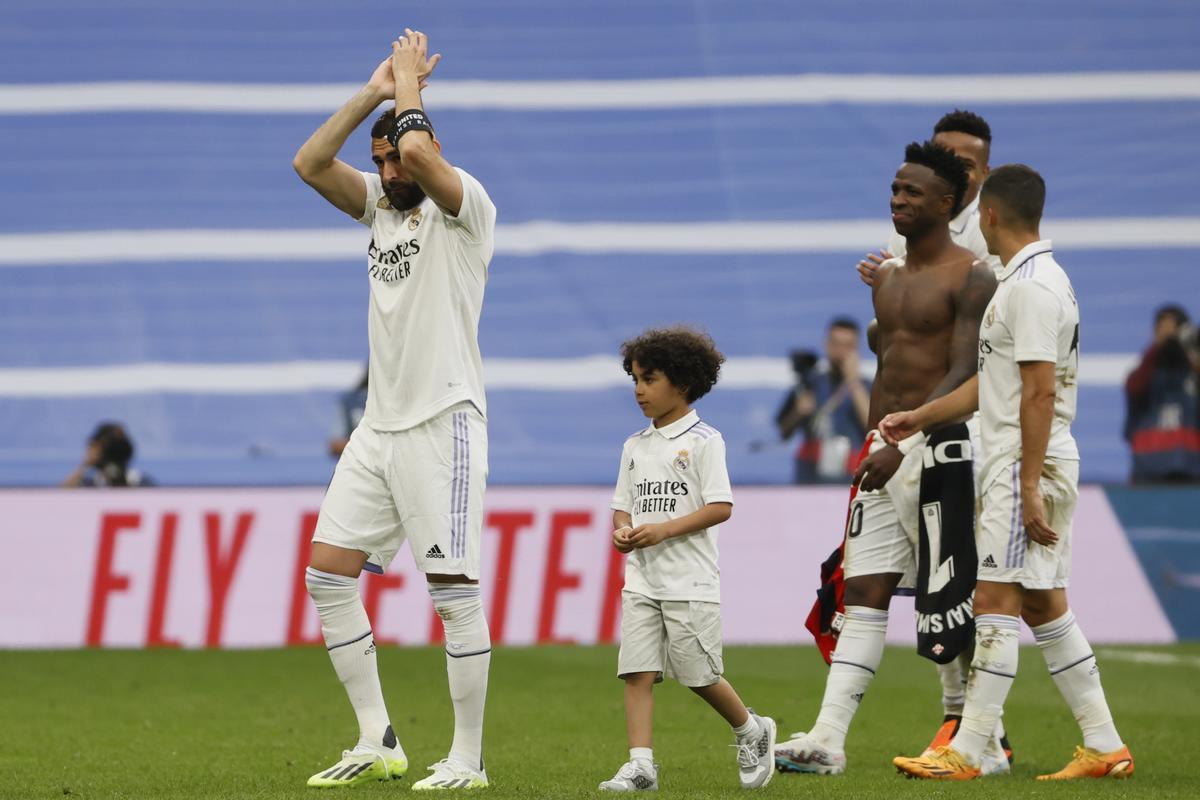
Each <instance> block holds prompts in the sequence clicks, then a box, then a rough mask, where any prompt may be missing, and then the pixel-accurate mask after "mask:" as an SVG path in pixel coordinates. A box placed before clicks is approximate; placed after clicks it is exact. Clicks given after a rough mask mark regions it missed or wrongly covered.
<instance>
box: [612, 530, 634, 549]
mask: <svg viewBox="0 0 1200 800" xmlns="http://www.w3.org/2000/svg"><path fill="white" fill-rule="evenodd" d="M631 533H633V528H631V527H629V526H628V525H626V526H625V527H623V528H617V529H616V530H615V531H613V547H615V548H617V552H618V553H632V552H633V545H631V544H630V543H629V534H631Z"/></svg>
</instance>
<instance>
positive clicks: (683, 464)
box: [675, 450, 688, 471]
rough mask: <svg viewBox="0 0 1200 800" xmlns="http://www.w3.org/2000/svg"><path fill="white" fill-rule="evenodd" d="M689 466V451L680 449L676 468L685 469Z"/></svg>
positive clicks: (676, 455) (676, 457)
mask: <svg viewBox="0 0 1200 800" xmlns="http://www.w3.org/2000/svg"><path fill="white" fill-rule="evenodd" d="M687 468H688V451H687V450H680V451H679V452H678V453H676V454H675V469H677V470H680V471H682V470H685V469H687Z"/></svg>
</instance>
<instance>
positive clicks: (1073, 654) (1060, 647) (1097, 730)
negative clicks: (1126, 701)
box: [1033, 611, 1123, 753]
mask: <svg viewBox="0 0 1200 800" xmlns="http://www.w3.org/2000/svg"><path fill="white" fill-rule="evenodd" d="M1033 635H1034V637H1035V638H1036V639H1037V644H1038V647H1040V648H1041V650H1042V656H1043V657H1045V659H1046V666H1047V667H1048V668H1049V669H1050V675H1051V677H1053V678H1054V683H1055V685H1056V686H1058V691H1059V692H1061V693H1062V696H1063V699H1064V700H1066V701H1067V705H1069V706H1070V707H1071V713H1072V714H1074V715H1075V721H1076V722H1078V723H1079V727H1080V729H1081V730H1082V731H1083V746H1084V747H1091V748H1093V749H1095V750H1099V751H1100V752H1101V753H1111V752H1112V751H1114V750H1120V749H1121V747H1122V746H1123V745H1122V743H1121V737H1120V736H1119V735H1118V734H1117V726H1116V725H1114V724H1113V718H1112V713H1111V712H1110V711H1109V710H1108V701H1107V700H1106V699H1105V697H1104V687H1103V686H1101V685H1100V668H1099V667H1098V666H1097V665H1096V657H1095V656H1094V655H1093V654H1092V647H1091V645H1090V644H1088V640H1087V638H1086V637H1085V636H1084V635H1083V631H1081V630H1080V629H1079V625H1078V624H1077V623H1076V622H1075V615H1074V614H1072V613H1071V612H1070V611H1068V612H1067V613H1066V614H1064V615H1062V616H1061V617H1059V618H1058V619H1056V620H1054V621H1053V622H1047V623H1046V624H1045V625H1039V626H1037V627H1036V628H1034V629H1033Z"/></svg>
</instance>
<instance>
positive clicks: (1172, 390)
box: [1125, 304, 1200, 483]
mask: <svg viewBox="0 0 1200 800" xmlns="http://www.w3.org/2000/svg"><path fill="white" fill-rule="evenodd" d="M1198 387H1200V341H1198V339H1197V331H1196V330H1195V328H1193V327H1192V325H1191V324H1190V321H1189V319H1188V315H1187V312H1186V311H1184V310H1183V308H1182V307H1180V306H1177V305H1174V304H1170V305H1165V306H1162V307H1161V308H1159V309H1158V311H1156V312H1155V313H1154V341H1153V342H1151V344H1150V347H1149V348H1147V349H1146V352H1145V353H1144V354H1143V355H1142V361H1141V363H1140V364H1138V366H1137V368H1136V369H1134V370H1133V372H1131V373H1129V377H1128V378H1126V379H1125V400H1126V416H1125V438H1126V439H1127V440H1128V441H1129V446H1130V449H1131V450H1132V453H1133V481H1134V482H1135V483H1152V482H1178V481H1200V399H1198V392H1197V389H1198Z"/></svg>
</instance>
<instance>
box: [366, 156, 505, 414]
mask: <svg viewBox="0 0 1200 800" xmlns="http://www.w3.org/2000/svg"><path fill="white" fill-rule="evenodd" d="M455 169H456V171H457V172H458V174H459V177H460V178H461V179H462V190H463V199H462V207H461V208H460V209H459V212H458V216H457V217H455V216H451V215H450V214H448V213H446V212H445V211H443V210H442V209H440V208H439V207H438V205H437V204H436V203H435V202H433V200H431V199H430V198H428V197H426V198H425V200H424V201H423V202H422V203H421V205H419V206H417V207H416V208H415V209H413V210H411V211H410V212H404V211H397V210H396V209H394V208H392V206H391V204H390V203H389V202H388V200H387V197H386V196H385V195H384V193H383V183H382V182H381V181H380V178H379V175H377V174H375V173H371V172H364V173H362V176H363V180H364V181H365V182H366V187H367V204H366V209H365V211H364V213H363V215H362V217H361V218H360V219H359V220H358V221H359V222H361V223H362V224H363V225H366V226H368V227H370V229H371V243H370V245H368V247H367V277H368V282H369V283H370V286H371V299H370V307H369V310H368V312H367V336H368V340H369V342H370V348H371V354H370V361H369V370H368V386H367V407H366V411H365V412H364V414H363V422H364V423H365V424H367V425H369V426H371V427H372V428H374V429H375V430H380V431H399V430H405V429H408V428H412V427H414V426H416V425H420V424H421V423H422V422H425V421H426V420H428V419H431V418H432V417H434V416H436V415H437V414H439V413H440V412H442V411H445V410H446V409H447V408H450V407H451V406H453V405H455V404H456V403H461V402H463V401H468V402H470V403H472V404H474V405H475V407H476V408H478V409H479V413H481V414H483V415H484V416H486V415H487V401H486V399H485V397H484V391H483V362H482V359H481V358H480V355H479V315H480V312H481V311H482V309H483V290H484V284H486V282H487V270H488V263H489V262H490V261H491V259H492V248H493V234H494V232H495V229H496V206H495V205H493V204H492V201H491V198H489V197H488V194H487V192H486V191H485V190H484V188H483V186H482V185H480V183H479V181H477V180H475V178H473V177H472V176H471V175H469V174H468V173H466V172H465V171H463V170H461V169H457V168H455Z"/></svg>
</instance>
